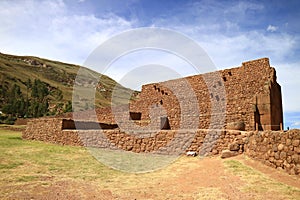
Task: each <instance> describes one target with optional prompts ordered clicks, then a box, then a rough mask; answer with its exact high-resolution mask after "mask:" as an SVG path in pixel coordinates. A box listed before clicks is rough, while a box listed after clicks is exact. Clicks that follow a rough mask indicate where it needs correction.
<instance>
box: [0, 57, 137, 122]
mask: <svg viewBox="0 0 300 200" xmlns="http://www.w3.org/2000/svg"><path fill="white" fill-rule="evenodd" d="M79 68H80V66H78V65H73V64H67V63H62V62H58V61H51V60H47V59H42V58H38V57H32V56H14V55H7V54H2V53H0V111H1V112H2V114H1V112H0V122H5V120H6V121H7V122H9V123H10V122H12V121H14V119H15V118H16V117H40V116H45V115H57V114H61V113H64V112H68V111H72V103H71V102H72V92H73V84H74V81H75V78H76V75H77V71H78V70H79ZM89 71H90V73H91V74H93V75H94V76H99V77H100V81H99V83H98V86H97V90H96V94H95V96H96V102H95V106H96V107H105V106H109V105H110V104H111V95H112V91H113V90H114V88H115V87H118V89H120V90H121V91H122V94H124V96H125V95H127V94H131V93H132V92H133V91H132V90H130V89H128V88H125V87H123V86H122V85H120V84H118V83H117V82H116V81H114V80H113V79H111V78H109V77H108V76H105V75H102V74H99V73H97V72H95V71H92V70H89ZM136 94H137V92H135V91H134V95H136ZM134 95H133V96H134ZM133 98H134V97H133ZM118 100H119V101H120V102H118V103H123V102H124V103H126V102H127V99H125V98H122V97H120V98H119V99H118ZM88 108H89V107H86V105H83V106H82V110H85V109H88Z"/></svg>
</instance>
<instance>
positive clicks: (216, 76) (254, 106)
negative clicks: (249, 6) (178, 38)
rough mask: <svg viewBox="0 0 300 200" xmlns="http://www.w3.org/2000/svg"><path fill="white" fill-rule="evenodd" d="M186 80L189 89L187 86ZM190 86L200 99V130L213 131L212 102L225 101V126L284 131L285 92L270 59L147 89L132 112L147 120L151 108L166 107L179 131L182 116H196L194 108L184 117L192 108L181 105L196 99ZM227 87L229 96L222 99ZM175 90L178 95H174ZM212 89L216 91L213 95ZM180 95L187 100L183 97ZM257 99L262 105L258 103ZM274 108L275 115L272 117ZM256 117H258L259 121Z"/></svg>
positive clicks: (149, 86)
mask: <svg viewBox="0 0 300 200" xmlns="http://www.w3.org/2000/svg"><path fill="white" fill-rule="evenodd" d="M185 80H187V82H188V85H187V84H185V83H184V81H185ZM205 80H206V81H205ZM187 86H190V87H191V88H192V89H193V90H192V92H194V94H195V95H196V98H197V101H198V102H197V103H198V105H199V111H200V113H199V114H198V116H197V119H198V121H196V123H198V122H199V126H198V127H197V128H200V129H208V128H210V127H209V125H210V123H211V114H212V113H211V108H212V106H211V104H212V102H213V101H216V102H219V101H225V104H226V111H225V112H224V113H222V110H219V111H218V112H219V113H221V114H223V115H224V114H226V119H225V126H226V124H230V123H233V122H244V123H245V125H246V126H245V129H246V130H255V129H256V123H259V124H258V126H259V128H260V129H264V130H269V129H272V130H280V123H281V124H282V107H281V105H282V103H281V91H280V86H279V85H278V83H277V82H276V73H275V70H274V68H271V67H270V64H269V59H267V58H263V59H259V60H254V61H249V62H244V63H243V64H242V66H241V67H237V68H232V69H226V70H221V71H217V72H212V73H209V74H202V75H196V76H190V77H186V78H183V79H176V80H170V81H166V82H161V83H153V84H148V85H144V86H143V88H142V92H141V94H140V100H139V101H138V102H136V103H133V104H132V105H131V110H133V111H136V112H138V111H140V112H141V113H142V118H143V119H149V110H150V108H151V106H153V105H156V106H162V107H163V108H164V109H165V110H166V115H167V116H168V118H169V121H170V125H171V129H175V130H176V129H178V128H180V122H181V117H182V116H181V115H194V114H195V113H194V112H195V109H194V108H193V107H191V108H190V110H189V108H187V110H188V112H185V113H181V111H182V110H183V108H184V107H185V106H189V105H190V104H191V103H181V102H190V99H192V94H191V93H192V92H190V91H189V89H188V88H187ZM223 86H224V88H225V90H226V94H225V95H224V96H220V94H221V95H222V92H221V91H220V90H221V89H222V87H223ZM174 88H175V90H176V91H177V94H174ZM208 88H214V89H213V90H212V89H210V90H211V91H209V89H208ZM178 93H179V94H180V93H182V94H184V96H183V97H180V95H178ZM271 95H272V98H271ZM257 98H259V100H261V102H257V100H256V99H257ZM273 102H274V103H273ZM274 104H276V106H274ZM272 106H273V108H274V109H273V113H271V107H272ZM255 113H257V115H258V117H257V119H256V118H255ZM196 114H197V113H196ZM263 117H264V118H263ZM190 120H191V121H190V124H191V125H193V123H195V121H193V118H190ZM225 126H223V127H225Z"/></svg>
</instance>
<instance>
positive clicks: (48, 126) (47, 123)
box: [22, 118, 83, 146]
mask: <svg viewBox="0 0 300 200" xmlns="http://www.w3.org/2000/svg"><path fill="white" fill-rule="evenodd" d="M62 127H63V119H55V118H39V119H33V120H31V121H29V122H28V123H27V126H26V129H25V131H23V132H22V138H23V139H26V140H39V141H44V142H50V143H55V144H62V145H74V146H83V143H82V142H81V140H80V138H79V137H78V134H77V133H76V132H72V131H70V132H63V131H62Z"/></svg>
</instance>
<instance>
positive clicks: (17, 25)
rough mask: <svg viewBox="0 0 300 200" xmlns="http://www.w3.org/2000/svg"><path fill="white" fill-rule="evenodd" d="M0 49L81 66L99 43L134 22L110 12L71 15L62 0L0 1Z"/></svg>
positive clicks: (129, 26)
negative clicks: (100, 14)
mask: <svg viewBox="0 0 300 200" xmlns="http://www.w3.org/2000/svg"><path fill="white" fill-rule="evenodd" d="M0 19H1V20H0V49H1V51H3V52H4V53H11V54H20V55H35V56H40V57H46V58H49V59H55V60H61V61H65V62H72V63H77V64H82V63H83V62H84V60H85V59H86V57H87V56H88V55H89V53H90V52H91V51H92V50H94V48H96V47H97V46H98V45H99V44H100V43H101V42H103V41H104V40H106V39H107V38H109V37H111V36H112V35H114V34H116V33H119V32H121V31H124V30H127V29H130V28H132V25H133V24H134V22H131V21H127V20H125V19H123V18H121V17H119V16H116V15H114V14H112V13H103V17H101V16H100V17H98V16H97V17H96V16H95V15H94V14H78V13H72V12H71V11H70V10H69V9H68V7H67V5H65V4H64V2H63V1H59V0H57V1H50V0H49V1H42V2H39V1H33V0H32V1H30V0H28V1H24V2H22V3H18V2H15V1H0Z"/></svg>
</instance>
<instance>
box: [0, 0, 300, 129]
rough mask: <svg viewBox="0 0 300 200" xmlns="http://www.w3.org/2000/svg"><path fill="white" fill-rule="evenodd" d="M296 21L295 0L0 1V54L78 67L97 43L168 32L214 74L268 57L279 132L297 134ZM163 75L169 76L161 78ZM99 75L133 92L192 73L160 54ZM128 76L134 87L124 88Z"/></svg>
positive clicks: (299, 12)
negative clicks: (279, 111) (187, 41)
mask: <svg viewBox="0 0 300 200" xmlns="http://www.w3.org/2000/svg"><path fill="white" fill-rule="evenodd" d="M299 20H300V1H297V0H294V1H293V0H287V1H281V0H277V1H271V0H270V1H217V0H203V1H200V0H199V1H192V0H185V1H183V0H164V1H162V0H127V1H121V0H78V1H76V0H65V1H63V0H49V1H34V0H19V1H18V0H7V1H6V0H0V52H2V53H9V54H16V55H34V56H39V57H44V58H48V59H54V60H60V61H64V62H69V63H75V64H80V65H82V64H84V63H85V61H86V59H87V58H88V56H89V55H90V54H91V53H92V52H93V51H94V49H95V48H97V47H98V46H99V45H101V43H103V42H105V41H107V40H108V39H109V38H111V37H112V36H115V35H118V34H121V33H122V32H124V31H128V30H131V29H135V28H141V27H160V28H166V29H170V30H174V31H177V32H179V33H182V34H184V35H186V36H187V37H190V38H191V39H193V40H195V41H196V42H197V43H198V44H199V45H200V46H201V47H202V48H203V49H204V50H205V51H206V52H207V54H208V55H209V57H210V58H211V59H212V61H213V62H214V64H215V66H216V68H217V69H224V68H229V67H233V66H239V65H241V62H244V61H247V60H252V59H257V58H262V57H268V58H270V63H271V65H272V66H274V67H275V68H276V70H277V76H278V82H279V84H280V85H281V86H282V93H283V104H284V117H285V127H287V126H289V127H290V128H296V127H298V128H300V103H299V102H300V94H299V91H300V90H299V86H300V78H299V76H300V56H299V53H300V23H299ZM151 66H152V67H151ZM159 66H162V67H161V68H159ZM89 67H92V68H93V67H94V69H95V70H97V68H96V67H95V66H89ZM147 67H148V68H147ZM149 67H150V69H149ZM166 68H168V69H171V70H173V71H172V73H159V71H160V69H166ZM151 69H153V71H152V72H151ZM162 71H164V70H162ZM100 72H101V73H105V74H107V75H109V76H111V77H112V78H114V79H115V80H117V81H122V80H124V77H127V79H126V80H127V81H123V82H122V83H123V84H124V85H125V86H128V87H131V88H133V89H138V88H139V86H140V85H141V84H144V83H147V82H152V81H160V80H164V79H170V78H172V77H180V76H187V75H192V74H195V73H197V72H195V71H194V70H193V68H192V67H191V66H190V65H189V64H188V63H186V62H185V61H183V60H182V59H180V58H179V57H178V56H174V55H172V54H170V53H167V52H162V51H159V50H144V51H137V52H132V53H131V54H128V55H126V56H123V57H121V58H120V59H118V60H116V61H115V62H114V63H112V64H111V66H110V67H109V69H107V70H105V71H100ZM133 72H135V73H133ZM133 74H135V76H136V78H135V80H136V81H135V82H134V83H133V82H132V81H128V80H132V78H131V77H132V75H133ZM153 74H155V76H153ZM158 74H160V75H158ZM167 74H168V75H167ZM137 75H139V77H137ZM128 77H130V78H128Z"/></svg>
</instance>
